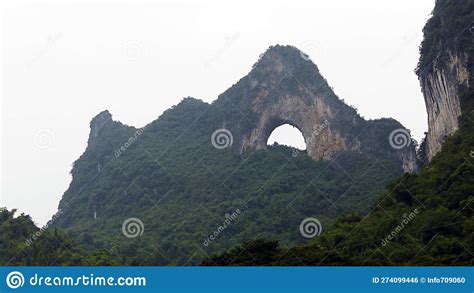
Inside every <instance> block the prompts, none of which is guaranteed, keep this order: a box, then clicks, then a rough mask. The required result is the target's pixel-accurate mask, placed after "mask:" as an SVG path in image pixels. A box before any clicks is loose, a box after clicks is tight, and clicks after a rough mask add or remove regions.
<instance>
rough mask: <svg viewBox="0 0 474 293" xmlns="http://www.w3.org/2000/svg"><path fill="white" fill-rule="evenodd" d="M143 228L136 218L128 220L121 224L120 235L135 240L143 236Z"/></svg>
mask: <svg viewBox="0 0 474 293" xmlns="http://www.w3.org/2000/svg"><path fill="white" fill-rule="evenodd" d="M143 231H145V226H144V225H143V222H142V221H141V220H140V219H138V218H128V219H126V220H125V221H124V222H123V224H122V233H123V235H125V237H127V238H135V237H138V236H142V235H143Z"/></svg>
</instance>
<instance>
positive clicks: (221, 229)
mask: <svg viewBox="0 0 474 293" xmlns="http://www.w3.org/2000/svg"><path fill="white" fill-rule="evenodd" d="M241 213H242V211H241V210H240V209H236V210H235V211H234V212H233V213H232V214H225V220H224V222H222V225H219V226H218V227H217V229H216V230H214V232H212V233H211V234H210V235H209V236H208V237H207V238H206V239H204V242H203V245H204V246H206V247H207V246H209V244H211V242H212V241H214V240H216V239H217V237H219V235H220V234H221V233H222V232H224V230H225V229H226V228H227V227H229V226H230V225H231V224H232V223H233V222H234V221H235V220H236V219H237V218H238V217H239V215H240V214H241Z"/></svg>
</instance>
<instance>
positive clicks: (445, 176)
mask: <svg viewBox="0 0 474 293" xmlns="http://www.w3.org/2000/svg"><path fill="white" fill-rule="evenodd" d="M462 119H464V123H463V124H462V127H461V129H460V130H459V131H458V132H457V133H456V134H455V135H453V136H452V137H451V138H449V139H448V140H447V141H446V143H445V145H444V146H443V149H442V151H441V152H440V153H439V154H437V155H436V157H435V158H434V159H433V160H432V161H431V162H430V163H429V164H428V165H427V166H426V167H425V168H424V169H423V170H422V171H420V172H419V173H417V174H405V175H404V176H402V177H400V178H399V179H397V180H395V181H393V182H392V183H391V184H390V186H389V187H388V189H387V192H386V193H385V194H383V195H382V196H381V197H380V198H379V200H378V201H377V203H376V204H375V207H374V209H373V210H372V211H371V212H370V214H369V215H368V216H363V215H360V214H348V215H346V216H343V217H341V218H340V219H339V220H338V221H337V222H336V224H335V225H334V227H333V228H332V229H330V230H329V231H326V232H325V233H323V234H322V235H321V236H319V237H316V238H314V239H313V240H312V241H311V242H310V243H308V245H306V246H301V247H294V248H290V249H286V246H284V245H280V246H278V243H277V242H275V241H266V240H256V241H254V242H250V243H246V244H244V245H242V246H239V247H236V248H234V249H232V250H230V251H228V252H226V253H223V254H219V255H216V256H214V257H212V258H209V259H208V260H206V261H205V262H204V264H205V265H473V264H474V255H473V252H474V193H473V192H474V152H473V149H474V112H472V111H471V112H470V113H469V114H468V113H466V114H465V116H463V118H462ZM410 215H411V216H410ZM400 227H401V228H400ZM392 233H394V235H392V238H393V239H391V240H387V237H388V236H389V235H391V234H392Z"/></svg>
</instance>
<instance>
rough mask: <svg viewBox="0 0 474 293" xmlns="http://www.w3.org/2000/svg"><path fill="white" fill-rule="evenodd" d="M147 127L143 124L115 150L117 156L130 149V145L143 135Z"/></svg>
mask: <svg viewBox="0 0 474 293" xmlns="http://www.w3.org/2000/svg"><path fill="white" fill-rule="evenodd" d="M146 127H147V126H143V127H142V128H139V129H137V130H136V131H135V133H134V134H133V136H130V138H129V139H128V140H127V141H126V142H125V143H124V144H123V145H121V146H120V148H118V149H117V150H116V151H115V157H116V158H118V157H120V156H121V155H122V154H123V153H124V152H125V151H126V150H127V149H128V147H129V146H131V145H132V144H133V143H135V142H136V141H137V139H138V137H139V136H140V135H142V134H143V132H144V131H145V130H146Z"/></svg>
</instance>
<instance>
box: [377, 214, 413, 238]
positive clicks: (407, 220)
mask: <svg viewBox="0 0 474 293" xmlns="http://www.w3.org/2000/svg"><path fill="white" fill-rule="evenodd" d="M418 214H419V211H418V210H417V209H414V210H413V211H412V212H411V213H409V214H406V213H405V214H403V215H402V221H401V222H400V224H399V225H397V227H395V229H393V230H392V232H390V233H389V234H388V235H387V237H385V238H384V239H382V242H381V243H380V244H381V245H382V246H385V245H387V243H389V242H390V241H392V240H393V239H394V238H395V236H397V235H398V234H399V233H400V232H402V230H403V229H405V227H406V225H408V224H409V223H410V222H411V221H413V219H414V218H415V217H416V216H417V215H418Z"/></svg>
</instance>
